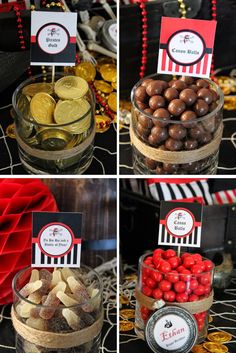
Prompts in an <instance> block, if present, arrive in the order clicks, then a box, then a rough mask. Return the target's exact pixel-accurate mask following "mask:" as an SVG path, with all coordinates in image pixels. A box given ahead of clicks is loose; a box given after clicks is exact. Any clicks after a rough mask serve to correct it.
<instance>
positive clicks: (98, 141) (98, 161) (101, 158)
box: [0, 83, 116, 175]
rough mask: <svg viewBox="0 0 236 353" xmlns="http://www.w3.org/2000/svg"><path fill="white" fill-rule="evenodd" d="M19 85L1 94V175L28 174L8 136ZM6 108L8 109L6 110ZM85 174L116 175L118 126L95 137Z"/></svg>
mask: <svg viewBox="0 0 236 353" xmlns="http://www.w3.org/2000/svg"><path fill="white" fill-rule="evenodd" d="M16 86H17V84H16V83H15V84H14V85H13V86H11V87H9V88H8V89H7V90H6V91H4V92H2V93H1V94H0V117H1V119H0V156H1V158H0V174H28V173H27V172H26V171H25V169H24V168H23V167H22V164H21V162H20V159H19V156H18V150H17V143H16V140H15V139H12V138H10V137H7V136H6V128H7V126H8V125H10V124H12V123H13V119H12V117H11V115H10V109H11V97H12V93H13V91H14V89H15V87H16ZM4 107H6V108H4ZM85 174H91V175H94V174H116V126H115V125H114V124H111V127H110V129H109V130H108V131H106V132H105V133H97V134H96V136H95V147H94V158H93V161H92V163H91V165H90V167H89V168H88V169H87V171H86V172H85Z"/></svg>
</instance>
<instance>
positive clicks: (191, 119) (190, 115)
mask: <svg viewBox="0 0 236 353" xmlns="http://www.w3.org/2000/svg"><path fill="white" fill-rule="evenodd" d="M196 119H197V114H196V113H194V112H193V111H192V110H185V112H183V113H182V114H181V116H180V120H181V121H182V122H183V126H184V127H194V125H196V121H195V120H196Z"/></svg>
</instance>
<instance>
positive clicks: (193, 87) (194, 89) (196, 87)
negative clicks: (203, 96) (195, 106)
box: [189, 84, 199, 92]
mask: <svg viewBox="0 0 236 353" xmlns="http://www.w3.org/2000/svg"><path fill="white" fill-rule="evenodd" d="M189 88H191V89H192V90H193V91H194V92H197V91H198V90H199V87H198V86H197V85H195V84H192V85H190V86H189Z"/></svg>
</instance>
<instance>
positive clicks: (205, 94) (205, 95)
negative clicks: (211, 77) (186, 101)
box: [197, 88, 213, 104]
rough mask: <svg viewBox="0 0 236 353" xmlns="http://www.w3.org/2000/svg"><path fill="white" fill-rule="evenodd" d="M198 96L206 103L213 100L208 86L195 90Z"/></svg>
mask: <svg viewBox="0 0 236 353" xmlns="http://www.w3.org/2000/svg"><path fill="white" fill-rule="evenodd" d="M197 96H198V98H201V99H203V100H204V101H205V102H206V103H207V104H211V103H212V101H213V95H212V93H211V91H210V90H209V89H208V88H201V89H200V90H199V91H198V92H197Z"/></svg>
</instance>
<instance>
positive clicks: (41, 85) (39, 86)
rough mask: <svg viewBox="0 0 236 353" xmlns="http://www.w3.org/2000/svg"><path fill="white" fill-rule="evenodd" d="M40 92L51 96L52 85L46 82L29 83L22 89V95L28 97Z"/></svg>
mask: <svg viewBox="0 0 236 353" xmlns="http://www.w3.org/2000/svg"><path fill="white" fill-rule="evenodd" d="M40 92H44V93H48V94H51V93H52V92H53V86H52V84H51V83H47V82H38V83H31V84H30V85H27V86H25V87H24V88H23V89H22V93H23V94H25V95H26V96H30V97H33V96H34V95H35V94H36V93H40Z"/></svg>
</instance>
